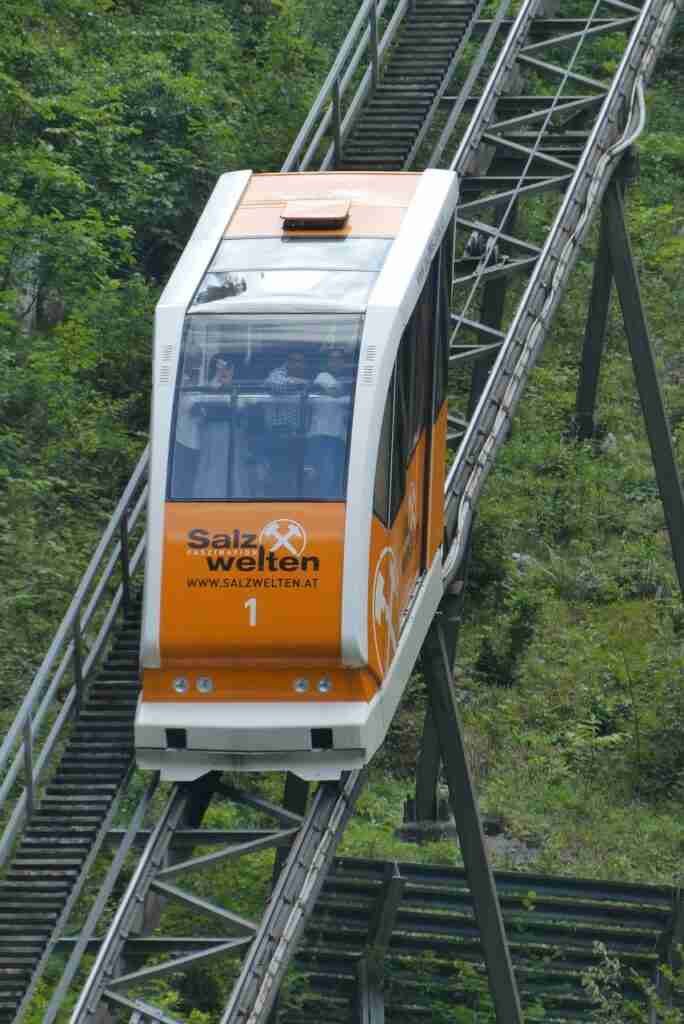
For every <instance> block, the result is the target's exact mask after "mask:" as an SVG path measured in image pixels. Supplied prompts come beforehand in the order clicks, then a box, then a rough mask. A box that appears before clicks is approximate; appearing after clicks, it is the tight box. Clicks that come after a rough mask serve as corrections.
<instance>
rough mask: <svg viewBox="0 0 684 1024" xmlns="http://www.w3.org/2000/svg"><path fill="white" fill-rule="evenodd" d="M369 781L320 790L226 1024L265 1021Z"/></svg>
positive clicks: (351, 777) (360, 776)
mask: <svg viewBox="0 0 684 1024" xmlns="http://www.w3.org/2000/svg"><path fill="white" fill-rule="evenodd" d="M365 780H366V773H365V771H355V772H350V773H349V774H348V775H347V777H346V779H345V778H343V779H342V780H341V781H340V782H339V783H331V782H326V783H323V784H322V785H321V786H320V787H319V789H318V791H317V793H316V797H315V799H314V803H313V804H312V807H311V810H310V812H309V815H308V817H307V820H306V821H305V823H304V825H302V828H301V829H300V832H299V834H298V836H297V839H296V840H295V842H294V843H293V845H292V848H291V850H290V853H289V856H288V858H287V861H286V862H285V865H284V867H283V870H282V872H281V874H280V876H279V878H278V882H277V884H276V887H275V889H274V891H273V894H272V897H271V902H270V904H269V907H268V909H267V911H266V913H265V915H264V917H263V919H262V922H261V925H260V927H259V931H258V933H257V935H256V938H255V939H254V943H253V945H252V947H251V949H250V951H249V953H248V955H247V957H246V958H245V961H244V963H243V966H242V971H241V973H240V977H239V978H238V980H237V982H236V984H235V986H234V988H233V992H232V994H231V999H230V1002H229V1003H228V1006H227V1007H226V1010H225V1012H224V1014H223V1016H222V1017H221V1024H260V1022H262V1021H264V1020H265V1019H266V1017H267V1015H268V1013H269V1012H270V1009H271V1007H272V1005H273V1002H274V1000H275V997H276V995H277V991H278V986H279V984H280V981H281V980H282V978H283V975H284V973H285V970H286V968H287V966H288V964H289V962H290V960H291V958H292V956H293V954H294V951H295V947H296V944H297V940H298V939H299V936H300V935H301V933H302V931H303V928H304V925H305V924H306V921H307V920H308V918H309V916H310V914H311V913H312V911H313V909H314V905H315V902H316V897H317V896H318V893H319V891H320V889H321V886H322V885H323V882H324V881H325V877H326V874H327V872H328V869H329V866H330V864H331V862H332V858H333V856H334V853H335V849H336V847H337V844H338V842H339V840H340V839H341V837H342V832H343V831H344V827H345V825H346V823H347V820H348V818H349V816H350V814H351V812H352V809H353V807H354V804H355V802H356V799H357V798H358V796H359V794H360V792H361V790H362V788H363V785H364V783H365Z"/></svg>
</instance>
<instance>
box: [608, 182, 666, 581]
mask: <svg viewBox="0 0 684 1024" xmlns="http://www.w3.org/2000/svg"><path fill="white" fill-rule="evenodd" d="M604 205H605V210H606V222H607V227H608V242H609V248H610V258H611V263H612V266H613V276H614V278H615V285H616V287H617V292H618V296H619V298H620V305H621V307H622V316H623V319H624V322H625V332H626V334H627V340H628V342H629V349H630V353H631V356H632V362H633V363H634V373H635V377H636V385H637V389H638V391H639V399H640V401H641V408H642V410H643V413H644V419H645V421H646V432H647V434H648V440H649V444H650V446H651V456H652V458H653V465H654V467H655V473H656V479H657V481H658V489H659V491H660V498H661V501H662V503H663V510H664V512H665V521H666V523H667V528H668V531H669V534H670V543H671V545H672V557H673V559H674V563H675V568H676V570H677V579H678V580H679V588H680V590H681V591H682V593H683V594H684V493H682V482H681V478H680V475H679V469H678V467H677V461H676V459H675V453H674V447H673V444H672V433H671V431H670V424H669V421H668V418H667V413H666V411H665V403H664V401H663V394H662V391H661V388H660V381H659V379H658V370H657V367H656V361H655V355H654V352H653V346H652V345H651V339H650V335H649V330H648V323H647V321H646V313H645V311H644V305H643V302H642V299H641V291H640V288H639V277H638V274H637V272H636V267H635V265H634V257H633V255H632V246H631V243H630V240H629V234H628V232H627V227H626V225H625V217H624V204H623V198H622V194H621V191H620V187H619V185H618V183H617V182H615V180H613V181H612V182H611V184H610V186H609V187H608V189H607V191H606V194H605V198H604Z"/></svg>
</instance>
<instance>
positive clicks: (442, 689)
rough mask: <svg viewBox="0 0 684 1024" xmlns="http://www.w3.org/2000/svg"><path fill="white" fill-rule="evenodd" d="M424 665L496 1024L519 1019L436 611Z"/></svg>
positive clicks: (515, 989) (513, 1023)
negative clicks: (480, 940)
mask: <svg viewBox="0 0 684 1024" xmlns="http://www.w3.org/2000/svg"><path fill="white" fill-rule="evenodd" d="M422 662H423V669H424V672H425V678H426V680H427V684H428V692H429V695H430V705H431V708H432V716H433V719H434V721H435V723H436V728H437V734H438V737H439V743H440V747H441V750H442V756H443V758H444V772H445V775H446V778H447V784H448V786H449V798H450V802H451V809H452V811H453V815H454V819H455V821H456V828H457V830H458V837H459V842H460V847H461V853H462V855H463V863H464V865H465V869H466V874H467V876H468V884H469V886H470V892H471V896H472V900H473V907H474V910H475V918H476V921H477V924H478V927H479V929H480V936H481V939H482V949H483V952H484V956H485V962H486V965H487V974H488V977H489V986H490V991H491V994H492V1001H493V1003H494V1010H495V1014H496V1020H497V1024H522V1020H523V1017H522V1010H521V1007H520V998H519V996H518V987H517V984H516V980H515V975H514V973H513V964H512V962H511V956H510V952H509V949H508V940H507V938H506V932H505V929H504V924H503V917H502V915H501V907H500V905H499V898H498V895H497V891H496V886H495V884H494V876H493V874H492V870H491V867H490V864H489V858H488V856H487V849H486V847H485V841H484V832H483V830H482V821H481V819H480V812H479V809H478V805H477V798H476V796H475V790H474V787H473V782H472V778H471V775H470V768H469V767H468V759H467V757H466V751H465V744H464V742H463V729H462V726H461V717H460V715H459V711H458V705H457V704H456V697H455V694H454V686H453V677H452V673H451V665H450V662H449V654H448V651H447V644H446V640H445V637H444V629H443V625H442V616H441V615H440V614H439V612H438V613H437V616H436V617H435V619H434V620H433V623H432V626H431V627H430V630H429V632H428V635H427V637H426V639H425V643H424V644H423V651H422Z"/></svg>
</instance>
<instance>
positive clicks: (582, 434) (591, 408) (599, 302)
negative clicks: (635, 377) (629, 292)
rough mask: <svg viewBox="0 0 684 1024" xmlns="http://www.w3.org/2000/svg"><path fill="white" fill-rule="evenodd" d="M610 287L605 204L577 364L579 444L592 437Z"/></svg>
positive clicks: (575, 424)
mask: <svg viewBox="0 0 684 1024" xmlns="http://www.w3.org/2000/svg"><path fill="white" fill-rule="evenodd" d="M612 284H613V268H612V266H611V262H610V245H609V240H608V223H607V214H606V207H605V204H603V206H602V207H601V229H600V236H599V247H598V252H597V254H596V262H595V263H594V278H593V281H592V285H591V298H590V300H589V313H588V314H587V325H586V329H585V332H584V344H583V346H582V361H581V363H580V372H579V382H578V384H577V400H576V403H575V420H574V432H575V435H576V436H577V438H578V439H579V440H580V441H586V440H588V439H589V438H591V437H593V436H594V433H595V431H596V421H595V418H594V416H595V412H596V396H597V394H598V385H599V373H600V370H601V360H602V357H603V350H604V347H605V340H606V330H607V328H608V314H609V312H610V293H611V289H612Z"/></svg>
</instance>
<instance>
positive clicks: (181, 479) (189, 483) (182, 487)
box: [171, 373, 200, 501]
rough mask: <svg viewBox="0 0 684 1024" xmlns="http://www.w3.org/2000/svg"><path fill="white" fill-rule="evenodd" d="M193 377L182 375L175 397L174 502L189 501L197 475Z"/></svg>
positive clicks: (197, 422) (197, 430)
mask: <svg viewBox="0 0 684 1024" xmlns="http://www.w3.org/2000/svg"><path fill="white" fill-rule="evenodd" d="M195 378H196V374H195V375H194V376H193V374H191V373H185V374H184V375H183V390H182V391H181V393H180V395H179V398H178V411H177V413H176V438H175V441H176V443H175V446H174V452H173V476H172V487H171V490H172V497H173V498H175V499H176V500H177V501H191V500H192V497H193V489H194V485H195V476H196V474H197V464H198V461H199V450H200V418H199V415H198V410H197V408H196V406H197V400H198V396H197V394H196V393H195V392H193V391H191V390H186V389H190V388H192V387H193V385H194V384H195V383H196V379H195Z"/></svg>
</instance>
